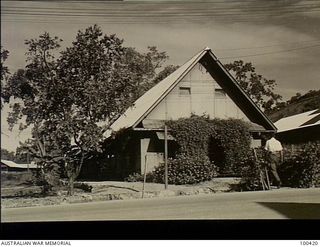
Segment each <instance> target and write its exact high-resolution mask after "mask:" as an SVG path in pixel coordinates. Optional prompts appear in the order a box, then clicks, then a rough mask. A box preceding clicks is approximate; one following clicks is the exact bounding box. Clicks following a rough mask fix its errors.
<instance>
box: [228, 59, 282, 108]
mask: <svg viewBox="0 0 320 247" xmlns="http://www.w3.org/2000/svg"><path fill="white" fill-rule="evenodd" d="M225 67H226V68H227V69H228V70H229V71H231V72H232V73H234V74H235V78H236V80H237V81H238V82H239V84H240V86H241V87H242V89H244V91H245V92H246V93H247V94H248V95H249V96H250V98H251V99H252V100H253V101H254V102H255V103H256V104H257V105H258V106H259V107H261V108H263V109H264V111H265V112H268V111H270V110H271V109H272V108H273V107H274V106H275V105H276V104H277V103H278V102H279V100H281V98H282V97H281V96H280V95H279V94H276V93H274V88H275V86H276V82H275V80H268V79H266V78H264V77H263V76H262V75H259V74H257V73H256V69H255V67H253V65H252V63H245V62H244V61H242V60H238V61H234V62H233V63H229V64H225Z"/></svg>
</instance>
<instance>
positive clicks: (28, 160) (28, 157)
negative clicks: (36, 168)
mask: <svg viewBox="0 0 320 247" xmlns="http://www.w3.org/2000/svg"><path fill="white" fill-rule="evenodd" d="M29 163H30V153H29V151H28V152H27V167H28V169H27V171H28V172H29Z"/></svg>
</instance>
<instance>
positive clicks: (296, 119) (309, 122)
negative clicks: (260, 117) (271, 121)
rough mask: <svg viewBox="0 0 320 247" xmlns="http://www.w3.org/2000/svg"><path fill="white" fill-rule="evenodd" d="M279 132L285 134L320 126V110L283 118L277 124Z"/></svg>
mask: <svg viewBox="0 0 320 247" xmlns="http://www.w3.org/2000/svg"><path fill="white" fill-rule="evenodd" d="M275 125H276V127H277V128H278V130H279V131H278V132H279V133H281V132H285V131H289V130H295V129H300V128H305V127H309V126H314V125H320V111H319V109H315V110H311V111H307V112H303V113H300V114H296V115H293V116H289V117H285V118H281V119H280V120H278V121H277V122H275Z"/></svg>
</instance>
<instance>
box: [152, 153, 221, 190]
mask: <svg viewBox="0 0 320 247" xmlns="http://www.w3.org/2000/svg"><path fill="white" fill-rule="evenodd" d="M164 174H165V167H164V165H163V164H162V165H160V166H158V167H156V169H155V170H154V171H153V172H152V173H151V175H152V177H153V182H156V183H164ZM216 176H217V167H216V166H215V165H214V164H213V163H212V162H210V161H209V159H206V158H203V157H201V156H195V157H190V156H187V155H185V154H180V155H178V156H177V157H176V158H175V159H169V162H168V183H169V184H177V185H178V184H195V183H200V182H202V181H209V180H212V179H213V178H214V177H216Z"/></svg>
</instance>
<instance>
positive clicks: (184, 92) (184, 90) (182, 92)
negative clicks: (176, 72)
mask: <svg viewBox="0 0 320 247" xmlns="http://www.w3.org/2000/svg"><path fill="white" fill-rule="evenodd" d="M190 94H191V88H190V87H179V95H190Z"/></svg>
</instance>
